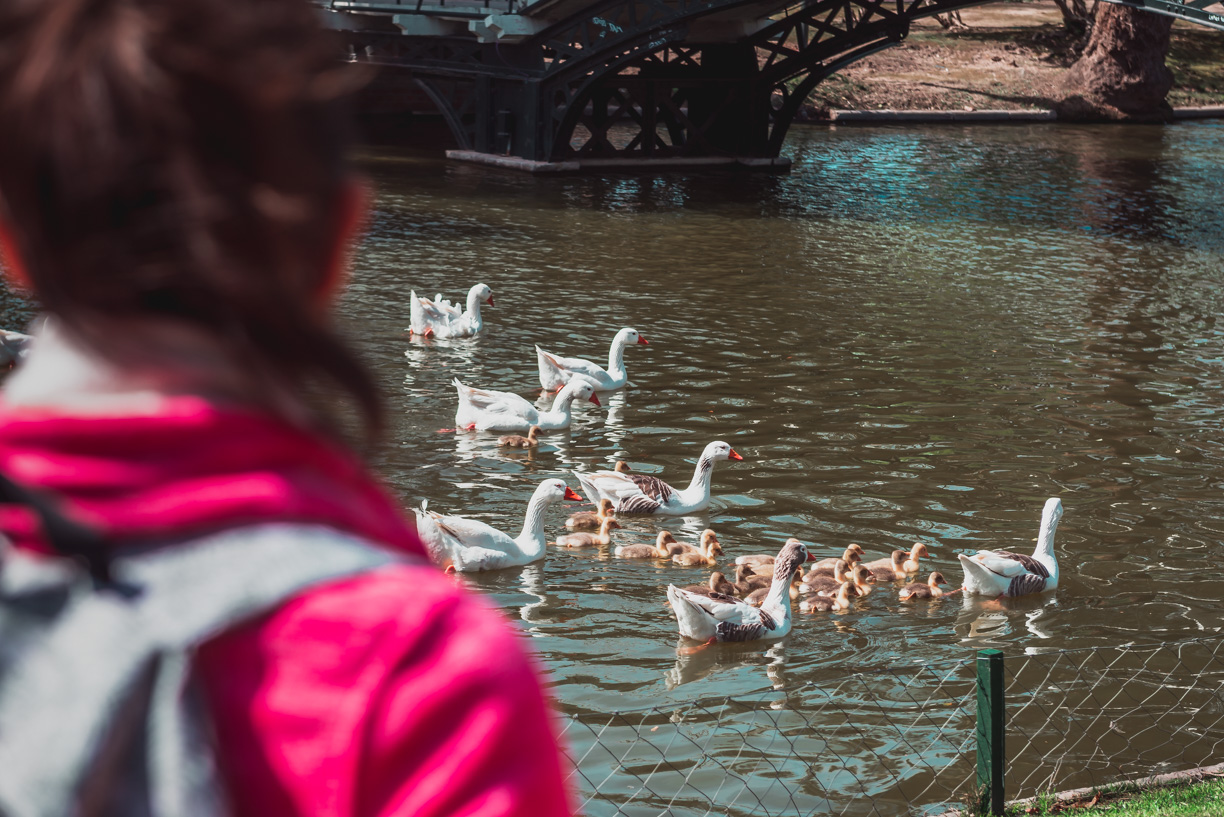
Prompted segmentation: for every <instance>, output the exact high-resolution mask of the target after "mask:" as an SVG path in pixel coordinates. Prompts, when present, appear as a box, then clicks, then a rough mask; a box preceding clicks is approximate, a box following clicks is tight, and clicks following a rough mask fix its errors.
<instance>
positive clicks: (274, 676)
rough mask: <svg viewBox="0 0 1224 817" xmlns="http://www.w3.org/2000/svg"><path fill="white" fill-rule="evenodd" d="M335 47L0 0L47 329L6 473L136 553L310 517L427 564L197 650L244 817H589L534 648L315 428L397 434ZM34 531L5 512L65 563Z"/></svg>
mask: <svg viewBox="0 0 1224 817" xmlns="http://www.w3.org/2000/svg"><path fill="white" fill-rule="evenodd" d="M332 46H333V43H332V41H331V40H330V39H329V38H328V36H327V35H326V34H325V32H323V31H322V30H321V29H320V27H319V25H318V23H317V21H316V18H315V11H314V10H313V8H312V6H311V5H310V3H309V2H307V0H3V2H0V253H2V255H0V258H2V264H3V266H4V268H5V272H6V274H7V275H8V276H9V277H10V278H12V279H14V280H16V281H17V282H19V283H21V284H23V285H24V286H27V287H29V288H30V289H31V290H32V291H33V293H34V294H35V296H36V297H37V298H38V299H39V300H40V301H41V303H42V305H43V307H44V308H45V309H46V311H47V313H48V315H49V316H50V318H49V320H48V321H47V323H46V325H45V326H44V328H43V329H42V330H41V333H40V335H39V336H38V337H37V338H36V340H35V343H34V349H33V351H32V353H31V355H30V357H29V359H28V361H27V362H26V364H25V365H24V366H23V367H22V368H21V369H19V370H18V371H17V372H16V373H15V374H14V375H13V376H12V377H11V378H10V379H9V381H8V382H7V383H6V384H5V385H4V390H3V397H2V400H0V473H3V474H4V475H6V476H7V478H8V479H11V480H12V481H13V482H14V483H16V484H17V485H20V486H24V487H25V488H28V489H31V490H32V491H33V492H36V493H39V494H41V495H44V496H47V497H51V498H53V500H54V502H55V504H56V507H58V508H59V509H60V511H61V512H62V513H63V515H64V516H65V517H67V518H70V519H72V520H74V521H76V522H78V523H81V524H82V525H87V526H89V527H90V528H91V529H92V530H94V531H97V532H98V534H99V536H100V537H101V540H102V541H103V542H105V543H106V545H107V546H108V547H112V548H115V549H116V550H119V549H122V548H131V547H137V548H139V547H145V548H147V547H149V546H150V545H158V546H160V547H163V548H189V547H191V545H192V540H193V539H194V538H197V537H206V536H209V535H213V534H215V533H216V532H218V531H227V532H229V533H231V534H232V533H234V532H237V534H238V535H239V536H241V535H242V534H243V532H244V531H249V530H254V529H255V528H256V526H260V525H268V524H270V523H292V524H294V525H304V526H306V528H308V529H309V530H311V531H313V533H312V535H316V536H317V535H321V536H323V537H328V536H337V537H338V536H345V537H348V538H349V539H354V538H355V539H359V540H361V541H362V542H366V543H370V544H371V546H372V547H377V548H381V549H389V550H391V551H394V552H396V553H399V554H402V555H403V556H404V557H405V558H404V560H403V561H396V563H395V564H393V565H390V566H384V567H382V568H380V569H377V570H370V571H366V572H362V573H358V574H356V575H350V576H346V577H343V578H340V579H336V580H332V581H325V582H322V583H320V584H317V585H314V586H310V587H308V588H306V589H304V590H303V591H302V592H300V593H297V594H296V595H293V596H291V597H289V598H288V600H287V601H285V602H284V603H282V604H279V605H277V606H276V607H274V608H273V609H271V610H270V611H263V612H261V614H260V615H259V616H258V617H256V618H253V619H248V620H246V621H243V622H241V623H240V624H238V625H237V626H234V627H232V628H230V629H228V630H226V631H224V632H222V633H221V634H219V635H216V636H215V637H213V638H211V639H210V640H208V641H207V642H205V643H204V644H202V645H201V646H200V647H199V648H198V649H197V650H195V651H194V660H193V664H192V667H193V672H194V677H195V678H196V679H197V680H198V681H199V686H200V688H201V690H202V695H203V699H204V702H205V704H206V707H207V711H208V713H209V721H210V723H211V727H212V729H213V731H214V733H215V737H214V741H213V745H214V746H215V760H216V764H217V766H218V769H219V772H218V776H219V778H220V780H221V782H222V784H223V788H224V790H225V795H226V799H227V800H228V801H229V811H230V812H231V813H234V814H237V815H250V817H290V815H323V814H326V815H337V817H344V816H345V815H355V816H356V815H362V816H363V817H364V816H366V815H368V816H369V817H374V816H375V815H474V816H475V815H489V816H490V817H492V816H493V815H532V817H550V816H551V815H562V814H568V813H570V808H569V803H568V798H567V795H566V792H565V791H564V787H563V784H562V764H563V758H562V755H561V753H560V750H559V748H558V742H557V738H556V736H555V733H554V730H553V724H552V721H551V715H550V713H549V710H548V706H547V703H546V701H545V698H544V695H543V693H542V691H541V687H540V681H539V679H538V678H537V675H536V671H535V669H534V667H533V663H532V660H531V659H530V658H529V657H528V655H527V653H526V650H525V647H524V646H523V643H522V641H521V637H520V636H518V635H516V634H515V633H514V631H513V630H512V629H511V627H510V626H509V625H508V624H507V623H506V622H504V621H503V620H502V619H501V617H500V615H499V614H498V613H497V612H495V611H494V610H493V609H491V608H490V607H489V606H488V605H486V604H485V603H484V602H483V601H482V600H481V599H479V598H477V597H474V596H473V595H472V594H469V593H467V592H465V591H464V590H462V589H460V588H458V587H456V585H455V584H454V582H453V581H451V580H450V579H448V578H446V577H444V576H443V575H442V574H440V573H439V572H438V571H437V570H436V569H435V568H434V567H432V566H430V565H429V564H428V563H427V562H426V561H425V558H424V557H425V554H424V552H423V549H422V547H421V544H420V542H419V541H418V539H417V537H416V533H415V531H414V530H413V529H412V528H411V527H410V526H409V525H408V524H407V523H406V522H405V521H404V519H403V518H402V517H401V514H400V513H399V511H398V509H397V508H396V506H395V504H394V502H392V500H391V499H390V498H389V497H388V496H387V495H385V494H384V493H383V491H382V489H381V488H380V487H378V486H377V485H376V483H375V481H374V480H373V479H372V478H371V477H370V476H369V474H368V473H367V472H366V470H365V468H364V467H363V465H362V464H361V462H360V461H359V460H358V458H357V457H356V456H355V455H354V454H353V453H352V452H351V451H350V450H348V449H347V448H346V447H345V445H344V444H342V443H341V442H339V440H340V439H341V434H340V431H339V428H338V424H339V421H338V420H337V419H336V418H335V417H333V416H330V415H329V413H328V411H326V410H325V409H323V408H321V407H322V406H325V405H327V404H328V395H334V394H335V393H336V392H341V393H345V394H347V396H348V397H349V398H351V403H352V405H354V406H355V407H356V408H357V411H358V414H359V415H360V416H361V417H362V418H363V420H364V425H365V428H366V429H367V432H368V433H369V435H370V436H371V437H373V436H374V435H376V433H377V431H378V429H379V424H380V420H381V414H380V402H379V396H378V393H377V389H376V387H375V384H374V382H373V380H372V378H371V376H370V374H369V373H368V372H367V370H366V369H365V368H364V367H363V365H362V364H361V362H360V361H359V360H358V359H357V357H356V356H355V355H354V354H353V352H352V351H351V350H350V349H349V348H348V346H347V345H346V344H345V342H344V341H343V340H342V339H341V338H340V337H339V336H338V335H337V334H336V333H335V332H334V331H333V329H332V328H331V325H330V307H331V306H332V302H333V301H334V299H335V298H336V296H337V292H338V290H339V289H340V288H341V286H342V284H343V278H344V276H345V266H346V263H347V258H346V256H347V251H348V249H349V248H350V244H351V242H352V241H353V240H354V238H355V236H356V234H357V232H358V230H359V228H360V225H361V224H362V221H363V218H364V216H365V209H366V205H367V195H366V193H365V192H364V188H363V187H362V185H361V184H360V183H359V182H358V181H357V180H356V179H355V178H354V177H353V176H352V175H351V174H350V171H349V170H348V168H347V166H346V163H345V153H346V150H347V148H348V144H347V125H346V119H345V116H344V97H345V96H346V94H347V93H348V92H350V91H351V90H352V88H351V87H350V86H351V85H352V81H351V80H350V79H349V74H348V68H347V67H346V66H344V65H342V64H341V63H339V62H338V61H337V60H336V55H335V53H334V52H333V50H332ZM337 387H338V388H337ZM43 519H45V518H43ZM39 520H40V517H38V516H37V515H36V514H34V513H33V512H32V511H31V510H30V508H29V507H24V506H21V505H17V504H13V503H9V504H7V505H5V506H3V507H0V532H2V533H3V534H4V535H5V536H6V537H7V538H8V539H9V540H10V541H11V543H12V545H13V547H14V548H15V549H16V551H17V552H19V553H22V554H29V553H41V554H46V556H45V558H48V559H54V558H55V554H54V542H53V541H50V540H51V539H52V538H53V537H51V536H50V535H49V534H47V526H45V525H44V526H41V527H40V524H39ZM231 540H232V537H231ZM239 552H241V551H239ZM235 561H236V562H238V563H234V564H232V565H230V566H229V568H228V569H232V571H233V575H234V577H235V580H237V579H238V578H240V577H242V576H243V571H244V566H243V564H241V563H240V562H241V559H238V560H235ZM69 681H70V682H71V683H77V684H80V685H86V686H87V685H89V684H90V683H91V677H90V674H89V673H86V674H84V675H83V676H82V677H80V678H74V679H67V680H66V681H65V682H66V683H67V682H69ZM82 688H83V687H82ZM3 694H4V688H3V685H0V696H3ZM42 717H52V718H53V717H55V713H48V712H41V711H34V712H29V713H28V718H29V719H33V720H37V719H38V718H42ZM3 741H4V735H0V744H2V743H3ZM16 748H17V749H18V750H20V751H24V752H25V753H27V754H29V755H32V756H33V760H31V762H33V763H36V762H37V757H38V753H40V752H41V753H49V754H53V753H55V752H56V750H57V747H54V746H39V747H34V746H27V747H16ZM9 749H10V750H12V749H14V747H9ZM4 773H5V774H9V773H10V772H9V771H7V770H6V772H4Z"/></svg>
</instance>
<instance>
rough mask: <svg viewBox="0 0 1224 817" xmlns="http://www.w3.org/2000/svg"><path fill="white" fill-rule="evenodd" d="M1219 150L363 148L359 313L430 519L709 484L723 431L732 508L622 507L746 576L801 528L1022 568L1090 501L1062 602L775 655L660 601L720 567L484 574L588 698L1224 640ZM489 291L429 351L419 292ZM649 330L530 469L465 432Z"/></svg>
mask: <svg viewBox="0 0 1224 817" xmlns="http://www.w3.org/2000/svg"><path fill="white" fill-rule="evenodd" d="M1222 145H1224V125H1221V124H1218V123H1201V124H1192V125H1189V124H1187V125H1177V126H1169V127H1147V126H1132V127H1082V126H1050V125H1037V126H1014V125H1013V126H994V127H992V126H973V127H962V126H933V127H910V126H907V127H904V128H900V127H898V128H889V127H880V128H870V129H865V128H864V129H855V128H844V127H843V128H840V129H825V128H796V129H795V130H794V132H793V133H792V135H791V137H790V139H789V142H788V145H787V149H786V153H787V154H788V155H790V156H792V157H793V159H794V168H793V171H792V172H791V173H790V174H789V175H785V176H770V175H755V174H750V173H737V172H730V171H722V172H703V173H688V172H683V173H682V172H675V173H664V174H660V175H654V176H644V175H643V176H638V175H608V176H569V177H554V178H536V177H530V176H527V175H520V174H515V173H510V172H502V171H496V170H490V169H487V168H478V167H472V166H465V165H460V164H453V163H447V162H444V161H442V160H439V159H438V158H436V157H434V156H432V155H426V154H419V153H412V152H407V151H380V152H374V153H371V154H369V155H367V156H366V157H365V160H364V163H365V166H366V168H367V170H368V172H369V173H370V175H371V177H372V178H373V180H374V182H375V184H376V186H377V189H378V201H377V209H376V212H375V214H374V218H373V222H372V225H371V228H370V234H369V237H368V239H367V240H366V242H365V244H364V246H363V247H362V249H361V252H360V255H359V257H358V260H357V265H356V270H355V273H354V278H353V282H352V285H351V287H350V290H349V294H348V296H347V298H346V301H345V304H344V307H343V316H344V318H345V320H346V322H347V324H348V325H349V327H350V328H351V329H352V330H353V332H354V333H355V334H356V336H357V337H358V339H359V342H360V344H361V347H362V349H363V351H364V352H366V353H367V354H368V356H369V357H370V358H371V359H372V360H373V361H374V362H375V364H376V366H377V369H378V372H379V374H380V376H381V377H382V380H383V382H384V383H385V385H386V387H387V390H388V392H389V394H390V397H391V400H390V405H391V425H390V430H389V435H388V437H389V444H388V445H387V446H385V447H384V449H383V450H382V451H381V452H380V453H379V455H378V460H377V463H376V464H377V466H378V467H379V469H380V470H381V472H382V473H383V474H384V475H385V477H386V479H387V480H388V481H389V482H390V484H391V485H392V486H393V489H394V490H395V491H396V492H397V493H398V495H399V496H400V498H401V499H402V501H403V503H404V505H405V506H409V505H417V504H418V503H419V502H420V501H421V500H422V499H425V498H427V499H428V500H429V503H430V507H431V508H432V509H435V510H440V511H443V512H446V513H456V514H461V515H467V516H471V517H473V518H477V519H481V520H484V521H486V522H489V523H490V524H493V525H495V526H497V527H500V528H503V529H505V530H508V531H511V532H512V533H517V531H518V529H519V528H520V526H521V525H522V515H523V511H524V509H525V505H526V501H527V499H528V498H529V496H530V495H531V492H532V490H533V489H534V487H535V485H536V484H537V483H538V482H539V481H540V480H541V479H544V478H545V477H554V476H561V477H565V478H567V481H568V482H569V484H570V485H571V486H572V487H574V488H578V484H577V480H576V479H574V478H573V477H572V474H571V473H570V472H571V471H574V470H578V471H582V470H590V469H599V468H609V467H611V465H612V463H613V462H614V461H615V460H618V459H624V460H627V461H628V462H629V463H630V464H631V465H632V467H633V468H634V469H635V470H636V471H639V472H642V473H647V474H654V475H657V476H661V477H663V478H665V479H667V480H669V481H672V482H675V483H681V484H687V480H688V478H689V476H690V474H691V473H692V468H693V464H694V463H695V461H696V458H697V456H698V454H699V453H700V452H701V450H702V448H703V447H704V446H705V445H706V444H707V443H709V442H710V441H712V440H717V439H721V440H726V441H727V442H729V443H731V444H732V446H734V448H735V449H736V450H737V451H738V452H739V453H741V454H742V455H743V457H744V461H743V462H725V463H719V464H718V466H717V467H716V469H715V473H714V501H713V505H712V507H711V509H710V511H709V513H708V514H705V515H702V516H701V517H698V518H691V519H670V520H665V519H655V518H633V519H628V518H626V520H623V521H624V529H623V530H621V531H617V532H615V534H614V539H615V541H617V542H630V541H648V540H651V539H653V537H654V534H655V532H657V531H658V530H660V529H661V528H667V529H670V530H673V531H675V532H676V533H677V535H678V537H679V538H681V539H685V538H688V539H692V538H693V537H695V535H696V533H697V532H699V531H700V530H701V529H703V528H705V527H707V526H709V527H713V528H714V529H715V530H716V531H717V532H718V534H719V538H720V540H721V541H722V543H723V545H724V547H725V548H726V551H727V557H728V558H729V559H730V558H733V557H734V556H736V555H739V554H743V553H758V552H770V553H773V552H776V551H777V549H778V548H779V546H780V545H781V543H782V541H783V540H784V539H785V538H786V537H788V536H797V537H799V538H800V539H802V540H804V541H805V542H807V543H809V545H810V546H812V547H813V548H814V549H815V550H816V552H817V553H818V554H819V555H821V556H824V555H833V554H835V553H839V552H840V551H841V550H842V549H843V548H844V547H845V546H846V545H847V544H848V543H850V542H858V543H860V544H861V545H863V547H864V548H865V549H866V550H867V551H868V553H869V554H870V557H871V558H878V557H880V556H884V555H887V554H888V553H889V552H890V551H891V550H893V549H894V548H901V547H906V548H907V547H908V546H909V544H911V543H913V542H916V541H922V542H925V543H926V544H927V545H928V547H929V548H930V550H931V554H932V556H931V559H930V560H929V562H930V567H931V568H933V569H939V570H942V571H943V572H944V573H945V575H947V577H948V578H949V580H951V581H952V582H953V583H954V584H959V582H960V575H961V572H960V568H959V566H958V563H957V561H956V554H957V553H958V552H962V551H972V550H976V549H978V548H980V547H1001V548H1007V549H1011V550H1017V551H1024V552H1028V551H1029V550H1031V547H1032V544H1033V541H1034V539H1035V537H1036V534H1037V525H1038V520H1039V518H1040V514H1041V507H1042V503H1043V501H1044V500H1045V499H1046V498H1047V497H1051V496H1058V497H1061V499H1062V501H1063V504H1064V506H1065V509H1066V512H1065V515H1064V517H1063V520H1062V523H1061V525H1060V527H1059V530H1058V540H1057V546H1056V550H1057V553H1058V557H1059V560H1060V566H1061V570H1062V578H1061V581H1060V586H1059V588H1058V590H1057V591H1056V592H1054V593H1048V594H1044V595H1043V596H1041V597H1036V598H1028V599H1022V600H1014V601H1006V602H995V601H982V600H974V599H967V600H962V599H961V598H959V597H953V598H950V599H945V600H941V601H937V602H930V603H927V602H923V603H917V604H904V603H901V602H899V601H898V600H897V597H896V594H895V592H877V593H874V594H872V595H871V596H869V597H868V598H866V599H863V600H860V601H859V602H858V603H857V604H856V605H855V608H854V609H853V610H852V611H850V612H848V613H846V614H841V615H830V614H818V615H811V616H803V615H799V616H797V621H796V624H795V628H794V631H793V633H792V634H791V635H790V636H789V637H788V638H787V639H785V640H784V641H783V642H781V643H780V644H776V645H773V646H770V647H766V646H761V647H754V648H752V649H745V648H743V647H739V648H730V647H721V646H720V647H714V648H710V649H708V650H703V651H699V652H697V653H696V654H692V655H686V654H681V653H678V649H677V648H678V647H679V646H682V645H681V644H680V642H679V639H678V636H677V631H676V623H675V620H674V617H673V616H672V615H671V612H670V610H669V609H668V608H667V607H666V604H665V594H664V588H665V587H666V585H667V584H668V583H669V582H670V583H676V584H691V583H698V582H701V581H703V580H704V578H705V577H706V575H707V574H708V569H701V568H683V567H677V566H671V565H661V564H656V563H651V562H645V563H643V562H632V561H623V560H617V559H615V558H614V557H611V556H610V554H609V553H608V552H607V549H602V550H592V551H589V552H570V551H564V550H559V549H556V548H550V552H549V554H548V556H547V558H546V560H545V561H543V562H542V563H538V564H536V565H532V566H530V567H527V568H524V569H514V570H506V571H499V572H494V573H488V574H481V575H476V576H470V577H469V578H468V581H470V583H471V584H472V585H473V586H474V587H476V588H478V589H479V590H480V591H481V592H483V593H485V594H487V596H488V597H489V598H490V599H491V600H492V601H493V603H495V604H496V605H498V606H499V607H500V608H502V609H503V610H504V611H505V612H506V614H507V615H508V616H509V617H510V618H512V619H514V620H515V621H518V622H520V623H521V626H522V627H523V628H524V629H525V630H526V631H528V632H529V633H530V634H531V635H532V636H534V638H533V644H534V646H535V649H536V650H537V651H538V653H539V654H540V655H541V656H542V657H543V661H544V663H545V664H546V665H547V667H548V669H549V671H550V672H551V675H552V678H553V680H554V683H555V695H556V697H557V699H558V701H559V703H560V705H561V707H562V709H564V710H565V711H567V712H584V711H611V710H614V709H625V708H634V707H643V706H657V705H661V704H666V703H667V702H670V701H687V700H691V699H695V698H705V697H710V696H723V695H735V694H740V693H748V692H753V691H757V690H761V689H770V688H773V689H779V690H786V689H793V688H796V687H798V686H800V685H802V684H805V683H808V682H814V681H815V682H824V681H827V680H829V679H837V678H840V677H844V676H846V675H847V674H849V673H854V672H871V671H875V670H886V669H895V668H896V667H898V666H909V665H915V664H927V665H939V664H941V662H943V663H946V662H951V661H955V660H958V659H965V658H971V657H972V655H973V651H974V650H977V649H981V648H987V647H994V648H998V649H1001V650H1003V651H1004V652H1005V653H1006V654H1008V655H1009V656H1012V655H1023V654H1025V653H1026V652H1028V653H1030V654H1031V653H1034V652H1042V651H1047V650H1060V649H1071V648H1083V647H1098V646H1111V645H1120V644H1139V645H1143V644H1153V643H1157V642H1167V641H1177V640H1180V639H1185V638H1192V637H1201V636H1204V635H1209V634H1213V633H1217V632H1219V631H1220V628H1221V626H1222V625H1224V603H1222V599H1221V590H1220V588H1221V582H1222V581H1224V564H1222V561H1221V556H1222V555H1224V548H1222V546H1221V537H1222V535H1224V493H1222V492H1221V487H1222V485H1221V484H1222V483H1224V469H1222V467H1221V466H1222V465H1224V434H1222V433H1221V427H1222V426H1224V422H1222V419H1221V418H1222V415H1221V413H1220V411H1219V407H1220V405H1221V404H1222V403H1224V322H1222V321H1221V317H1220V316H1221V315H1222V314H1224V289H1222V288H1221V282H1222V280H1224V265H1222V263H1221V262H1222V260H1224V161H1222V160H1224V148H1222V147H1221V146H1222ZM476 282H484V283H486V284H488V285H489V286H490V287H491V288H492V290H493V293H494V298H495V301H496V306H495V307H494V308H491V309H486V311H485V323H486V330H485V332H484V334H483V335H482V336H481V337H479V338H477V339H474V340H464V341H450V342H446V341H437V342H429V341H421V340H419V339H411V338H409V337H408V336H407V334H406V333H405V330H406V329H407V327H408V293H409V290H410V289H413V288H415V289H416V290H417V292H418V293H425V294H430V295H432V294H434V293H435V292H442V293H444V294H446V295H447V296H448V297H452V298H462V296H463V295H464V294H465V293H466V291H467V289H468V287H469V286H471V285H472V284H473V283H476ZM622 326H633V327H636V328H637V329H638V330H639V331H640V332H641V333H642V334H643V335H644V336H645V337H646V338H648V339H649V341H650V345H649V346H648V347H644V346H636V347H632V348H630V349H629V350H628V351H627V352H626V365H627V368H628V370H629V378H630V381H631V386H630V387H629V388H627V389H624V390H622V391H620V392H615V393H611V394H607V395H604V407H603V408H601V409H597V408H595V407H594V406H591V405H586V406H585V407H584V408H581V409H579V410H578V411H577V414H576V419H575V422H574V426H573V428H572V430H571V431H570V432H568V433H553V434H550V435H547V437H546V438H545V442H544V444H543V445H542V446H541V447H540V448H539V449H538V450H537V451H535V452H532V453H530V454H526V453H522V452H515V453H506V452H505V451H499V449H498V447H497V444H496V435H492V434H476V433H459V434H455V433H440V432H439V429H443V428H453V426H454V409H455V403H456V398H455V393H454V389H453V387H452V386H451V385H450V382H451V379H452V378H453V377H455V376H459V377H461V378H462V379H463V380H464V381H465V382H468V383H470V384H472V385H477V386H485V387H490V388H497V389H504V390H510V391H516V392H519V393H521V394H524V395H525V396H529V397H533V396H534V390H536V389H538V386H539V383H538V379H537V374H536V367H535V355H534V350H533V346H534V345H535V344H539V345H540V346H542V347H544V348H546V349H549V350H552V351H557V352H560V353H563V354H565V355H572V356H579V357H587V358H591V359H594V360H605V359H606V355H607V348H608V343H609V342H610V340H611V337H612V335H613V334H614V333H615V332H616V331H617V330H618V329H619V328H621V327H622ZM564 515H565V511H564V510H562V509H556V510H555V511H554V512H553V513H551V514H550V516H549V518H548V524H547V528H548V530H549V532H550V533H551V534H554V535H555V534H556V533H559V532H563V528H562V522H563V520H564ZM926 572H927V567H926V565H924V568H923V576H925V574H926ZM795 705H796V706H798V707H799V708H800V709H801V708H802V706H803V704H802V702H799V703H796V704H795ZM865 762H866V761H865ZM881 785H883V784H881ZM873 791H874V789H873ZM881 791H882V789H881ZM656 812H657V810H656ZM644 813H645V812H644ZM885 813H887V812H885Z"/></svg>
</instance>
